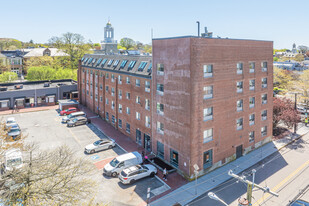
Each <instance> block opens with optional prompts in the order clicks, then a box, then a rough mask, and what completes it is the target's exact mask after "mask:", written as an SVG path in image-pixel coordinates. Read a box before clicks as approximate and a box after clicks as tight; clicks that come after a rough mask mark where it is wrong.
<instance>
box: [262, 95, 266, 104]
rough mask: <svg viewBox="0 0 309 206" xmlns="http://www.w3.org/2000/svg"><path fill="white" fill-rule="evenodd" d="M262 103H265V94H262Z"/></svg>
mask: <svg viewBox="0 0 309 206" xmlns="http://www.w3.org/2000/svg"><path fill="white" fill-rule="evenodd" d="M262 104H267V94H262Z"/></svg>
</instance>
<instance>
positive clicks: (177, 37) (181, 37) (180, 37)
mask: <svg viewBox="0 0 309 206" xmlns="http://www.w3.org/2000/svg"><path fill="white" fill-rule="evenodd" d="M183 38H197V39H198V38H199V39H222V40H223V39H225V40H243V41H268V42H273V41H270V40H257V39H234V38H229V37H198V36H190V35H188V36H175V37H163V38H153V39H152V40H164V39H183Z"/></svg>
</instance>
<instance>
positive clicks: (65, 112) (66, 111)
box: [60, 107, 78, 116]
mask: <svg viewBox="0 0 309 206" xmlns="http://www.w3.org/2000/svg"><path fill="white" fill-rule="evenodd" d="M77 111H78V110H77V109H76V108H75V107H71V108H69V109H66V110H62V111H61V112H60V115H61V116H62V115H69V114H71V113H73V112H77Z"/></svg>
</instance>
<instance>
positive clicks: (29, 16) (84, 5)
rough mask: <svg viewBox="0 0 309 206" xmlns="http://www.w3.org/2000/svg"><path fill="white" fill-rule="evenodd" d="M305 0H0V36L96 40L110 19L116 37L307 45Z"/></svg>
mask: <svg viewBox="0 0 309 206" xmlns="http://www.w3.org/2000/svg"><path fill="white" fill-rule="evenodd" d="M308 8H309V1H308V0H152V1H150V0H109V1H106V0H87V1H85V0H51V1H46V0H9V1H8V0H0V14H1V20H0V38H15V39H18V40H20V41H24V42H29V41H30V40H31V39H32V40H33V41H34V42H35V43H47V42H48V40H49V39H50V38H51V37H53V36H61V35H62V34H64V33H66V32H72V33H78V34H81V35H82V36H83V37H84V38H85V39H86V40H87V41H88V40H91V41H92V42H93V43H98V42H100V41H101V40H103V38H104V33H103V32H104V27H105V25H106V23H107V21H108V19H110V22H111V24H112V26H113V27H114V32H115V38H114V39H115V40H118V42H119V40H120V39H121V38H123V37H128V38H131V39H133V40H135V41H140V42H142V43H148V44H149V43H151V33H152V32H151V31H153V37H154V38H164V37H175V36H186V35H197V23H196V21H199V22H200V24H201V32H203V31H204V27H205V26H207V28H208V31H211V32H213V34H214V37H217V36H220V37H222V38H225V37H229V38H235V39H257V40H270V41H273V42H274V48H275V49H283V48H287V49H291V48H292V44H293V43H296V45H297V46H299V45H306V46H309V38H308V34H309V27H308V24H307V21H308Z"/></svg>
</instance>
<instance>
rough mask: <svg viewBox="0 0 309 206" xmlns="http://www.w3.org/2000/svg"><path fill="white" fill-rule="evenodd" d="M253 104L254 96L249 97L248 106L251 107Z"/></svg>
mask: <svg viewBox="0 0 309 206" xmlns="http://www.w3.org/2000/svg"><path fill="white" fill-rule="evenodd" d="M254 106H255V97H250V98H249V108H253V107H254Z"/></svg>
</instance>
